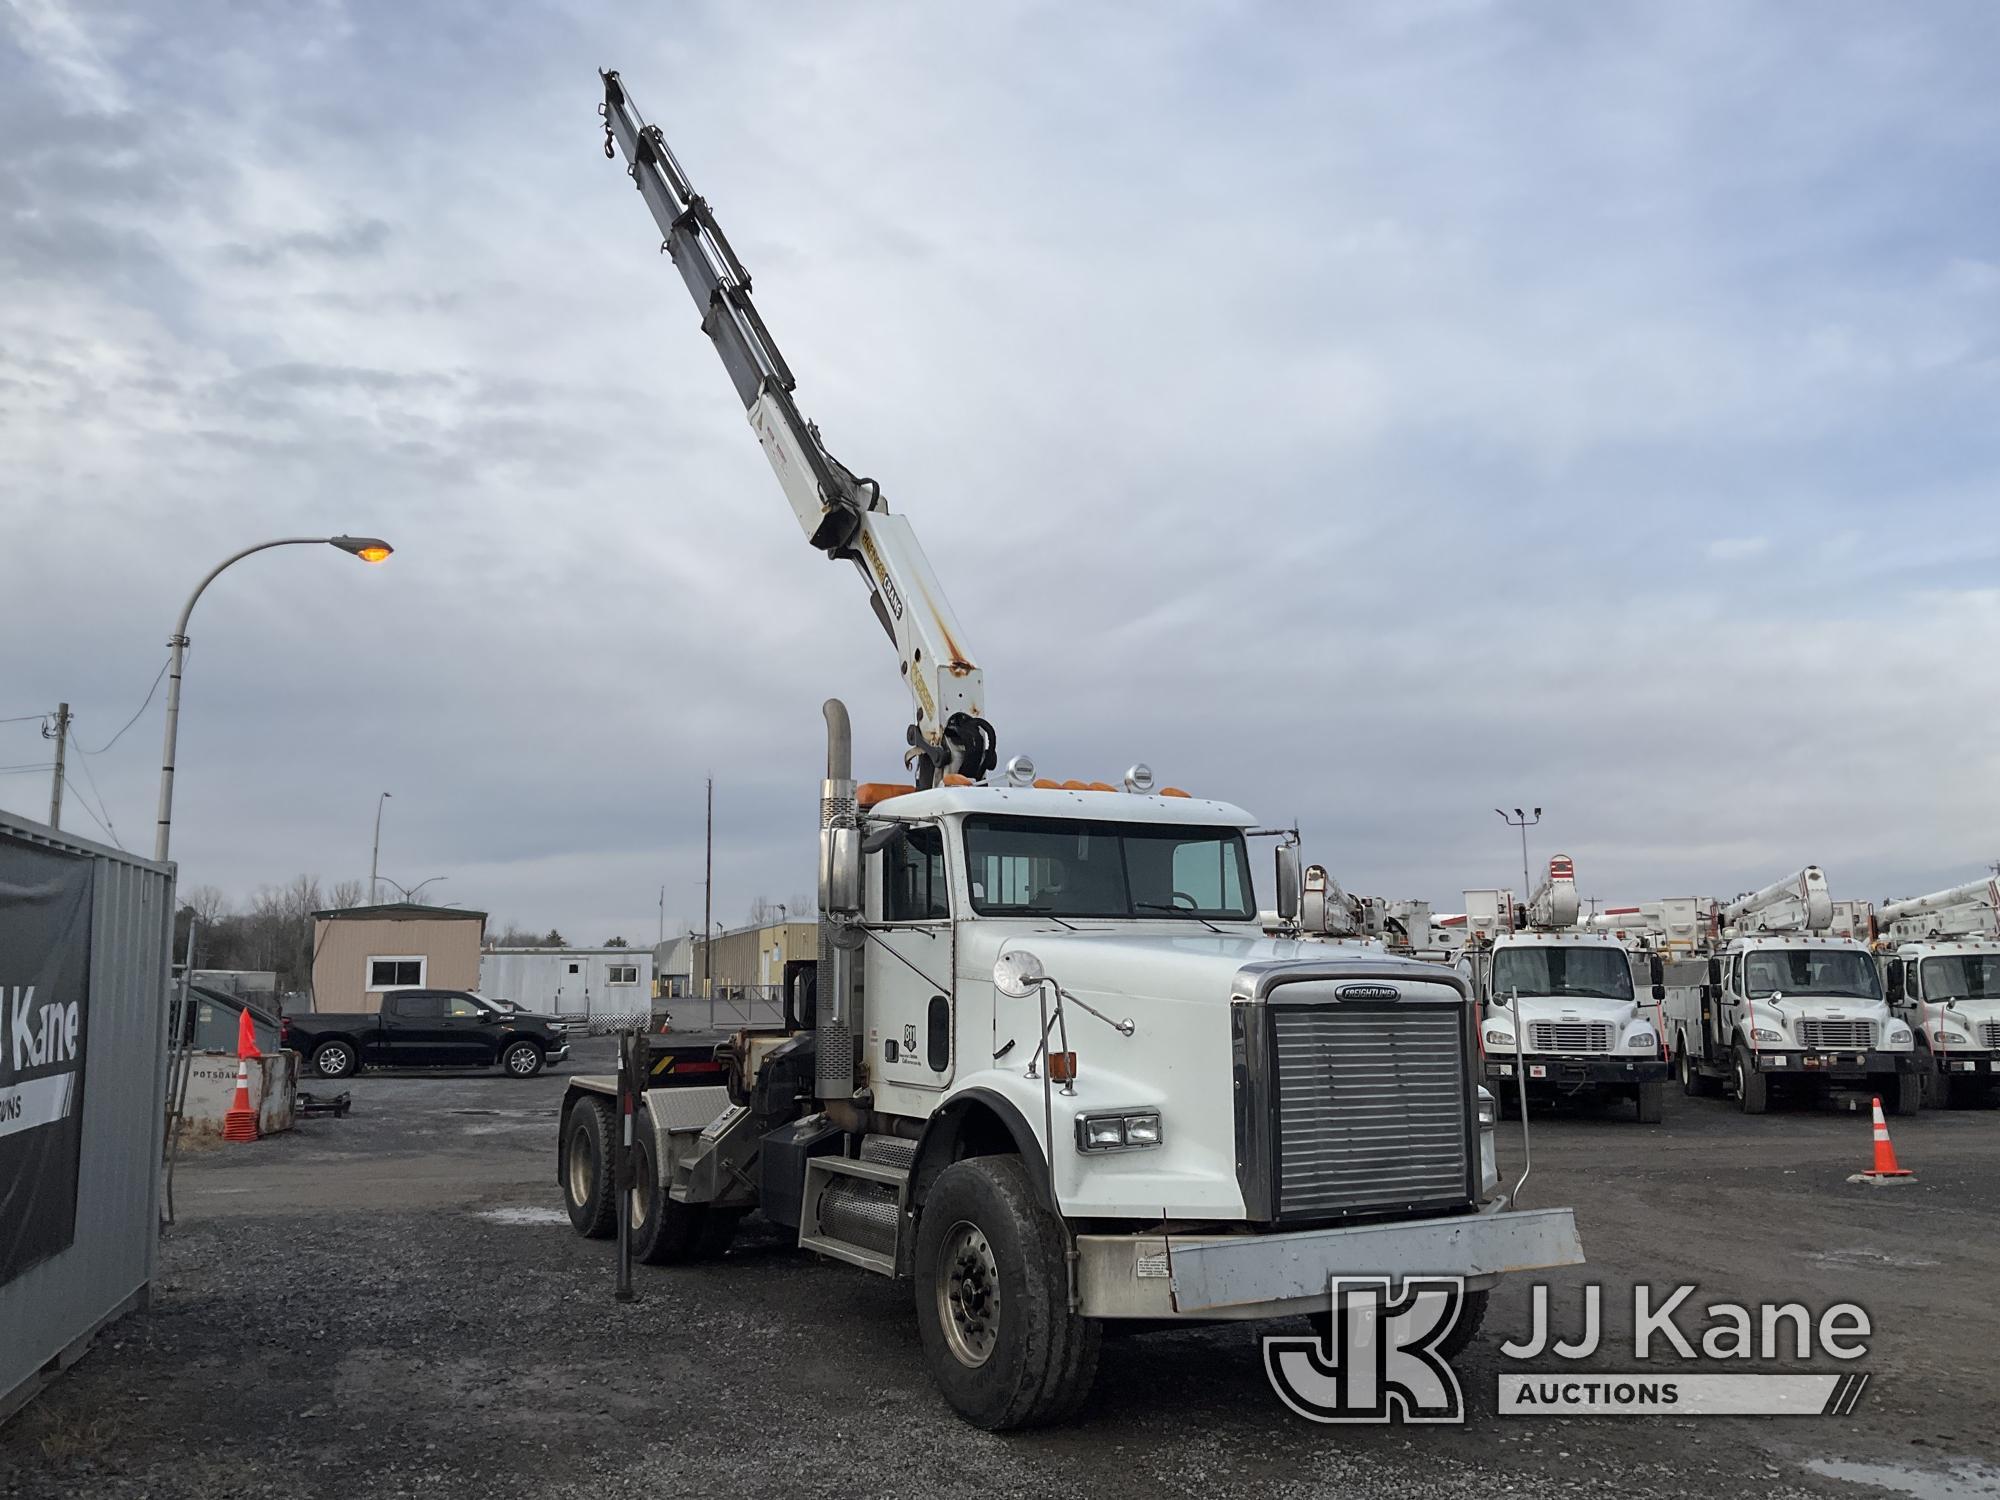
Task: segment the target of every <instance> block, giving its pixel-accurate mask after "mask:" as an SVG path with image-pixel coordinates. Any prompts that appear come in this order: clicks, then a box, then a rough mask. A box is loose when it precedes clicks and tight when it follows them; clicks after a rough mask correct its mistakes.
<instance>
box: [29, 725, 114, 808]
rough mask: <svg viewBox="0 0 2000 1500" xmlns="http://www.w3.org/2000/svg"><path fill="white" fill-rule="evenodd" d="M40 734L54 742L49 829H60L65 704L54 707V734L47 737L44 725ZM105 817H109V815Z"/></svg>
mask: <svg viewBox="0 0 2000 1500" xmlns="http://www.w3.org/2000/svg"><path fill="white" fill-rule="evenodd" d="M42 734H43V736H44V737H45V738H53V739H54V740H55V742H56V779H55V785H54V786H52V787H50V788H49V827H51V828H60V827H62V792H63V759H64V756H63V752H64V751H65V750H66V749H67V748H68V747H69V705H68V704H67V703H59V704H57V705H56V729H55V734H54V735H53V736H50V735H49V727H48V725H46V724H44V725H43V726H42ZM84 805H85V806H86V807H88V806H89V804H88V803H85V804H84ZM106 816H109V814H107V815H106Z"/></svg>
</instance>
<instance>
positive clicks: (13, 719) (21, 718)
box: [0, 709, 55, 724]
mask: <svg viewBox="0 0 2000 1500" xmlns="http://www.w3.org/2000/svg"><path fill="white" fill-rule="evenodd" d="M54 712H55V710H53V709H45V710H43V711H42V712H41V713H38V714H14V715H11V716H10V717H8V718H5V719H0V724H25V723H27V722H28V721H29V720H30V719H46V718H49V717H50V716H51V715H52V714H53V713H54Z"/></svg>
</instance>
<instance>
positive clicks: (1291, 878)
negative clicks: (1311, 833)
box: [1278, 843, 1299, 922]
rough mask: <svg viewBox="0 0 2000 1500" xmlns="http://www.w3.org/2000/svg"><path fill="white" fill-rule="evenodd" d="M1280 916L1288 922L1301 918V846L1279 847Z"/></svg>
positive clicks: (1285, 845)
mask: <svg viewBox="0 0 2000 1500" xmlns="http://www.w3.org/2000/svg"><path fill="white" fill-rule="evenodd" d="M1278 916H1279V917H1280V918H1281V919H1282V920H1284V921H1287V922H1296V921H1297V920H1298V918H1299V846H1298V845H1297V844H1289V843H1288V844H1280V845H1278Z"/></svg>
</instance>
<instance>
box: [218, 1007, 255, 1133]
mask: <svg viewBox="0 0 2000 1500" xmlns="http://www.w3.org/2000/svg"><path fill="white" fill-rule="evenodd" d="M242 1014H243V1020H242V1022H241V1024H240V1025H239V1026H238V1027H237V1029H236V1097H235V1098H234V1099H232V1100H230V1101H229V1113H228V1114H226V1115H224V1116H223V1117H222V1138H223V1139H224V1140H225V1141H254V1140H256V1139H257V1137H258V1135H259V1134H260V1132H259V1131H258V1129H257V1111H256V1110H254V1109H252V1108H251V1107H250V1059H251V1058H253V1057H262V1056H263V1053H261V1052H259V1051H258V1050H257V1036H256V1033H255V1032H254V1031H253V1030H252V1029H251V1025H250V1012H249V1011H247V1010H246V1011H244V1012H243V1013H242Z"/></svg>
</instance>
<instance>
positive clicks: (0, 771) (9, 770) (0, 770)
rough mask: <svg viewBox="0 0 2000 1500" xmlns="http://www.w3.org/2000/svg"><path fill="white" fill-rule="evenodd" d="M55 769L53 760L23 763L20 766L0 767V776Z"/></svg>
mask: <svg viewBox="0 0 2000 1500" xmlns="http://www.w3.org/2000/svg"><path fill="white" fill-rule="evenodd" d="M54 768H55V762H54V761H52V760H35V761H22V762H21V764H19V765H18V766H0V775H4V776H12V775H15V774H17V773H19V772H25V771H48V770H53V769H54Z"/></svg>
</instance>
